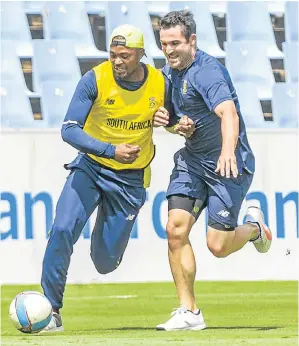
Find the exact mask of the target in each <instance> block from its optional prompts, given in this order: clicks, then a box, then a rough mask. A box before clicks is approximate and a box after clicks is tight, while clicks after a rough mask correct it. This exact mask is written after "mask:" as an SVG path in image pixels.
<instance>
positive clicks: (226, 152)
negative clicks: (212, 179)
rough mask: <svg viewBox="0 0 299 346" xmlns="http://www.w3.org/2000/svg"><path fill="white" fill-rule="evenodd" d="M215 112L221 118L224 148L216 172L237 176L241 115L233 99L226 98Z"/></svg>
mask: <svg viewBox="0 0 299 346" xmlns="http://www.w3.org/2000/svg"><path fill="white" fill-rule="evenodd" d="M214 112H215V113H216V114H217V116H218V117H219V118H220V119H221V134H222V149H221V154H220V157H219V159H218V162H217V168H216V171H215V172H216V173H220V174H221V175H222V176H226V177H227V178H229V177H230V175H231V173H232V175H233V176H234V177H235V178H236V177H237V176H238V167H237V161H236V156H235V149H236V145H237V142H238V136H239V116H238V113H237V110H236V107H235V103H234V101H232V100H226V101H223V102H221V103H220V104H218V106H216V108H215V110H214Z"/></svg>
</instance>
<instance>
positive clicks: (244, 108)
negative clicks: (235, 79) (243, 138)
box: [234, 83, 276, 129]
mask: <svg viewBox="0 0 299 346" xmlns="http://www.w3.org/2000/svg"><path fill="white" fill-rule="evenodd" d="M234 86H235V88H236V91H237V95H238V99H239V102H240V109H241V113H242V117H243V119H244V122H245V125H246V127H247V128H260V129H266V128H275V127H276V126H275V124H274V123H273V122H272V121H265V119H264V114H263V110H262V106H261V103H260V100H259V99H258V95H257V90H256V87H255V86H254V84H252V83H235V84H234Z"/></svg>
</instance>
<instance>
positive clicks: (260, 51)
mask: <svg viewBox="0 0 299 346" xmlns="http://www.w3.org/2000/svg"><path fill="white" fill-rule="evenodd" d="M224 47H225V50H226V60H225V61H226V66H227V68H228V70H229V72H230V75H231V78H232V80H233V82H234V83H243V82H251V83H253V84H254V85H255V87H256V88H257V90H258V97H259V99H260V100H270V99H271V97H272V87H273V84H274V83H275V80H274V75H273V72H272V67H271V64H270V60H269V59H268V57H267V52H266V47H265V45H264V44H263V43H261V42H258V43H254V42H225V44H224Z"/></svg>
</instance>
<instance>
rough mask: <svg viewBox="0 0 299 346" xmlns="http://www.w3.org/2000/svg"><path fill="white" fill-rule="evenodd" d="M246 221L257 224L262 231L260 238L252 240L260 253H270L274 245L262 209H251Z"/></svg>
mask: <svg viewBox="0 0 299 346" xmlns="http://www.w3.org/2000/svg"><path fill="white" fill-rule="evenodd" d="M245 221H246V222H248V223H254V224H257V225H258V227H259V230H260V233H259V235H258V237H257V238H256V239H254V240H251V242H252V243H253V245H254V246H255V248H256V249H257V251H258V252H262V253H265V252H267V251H269V249H270V246H271V243H272V233H271V230H270V229H269V228H268V226H267V225H266V224H265V219H264V214H263V212H262V211H261V209H260V208H257V207H249V208H248V210H247V213H246V216H245Z"/></svg>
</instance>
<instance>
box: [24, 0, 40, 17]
mask: <svg viewBox="0 0 299 346" xmlns="http://www.w3.org/2000/svg"><path fill="white" fill-rule="evenodd" d="M22 2H23V6H24V11H25V13H27V14H43V12H44V9H45V3H46V1H22Z"/></svg>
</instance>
